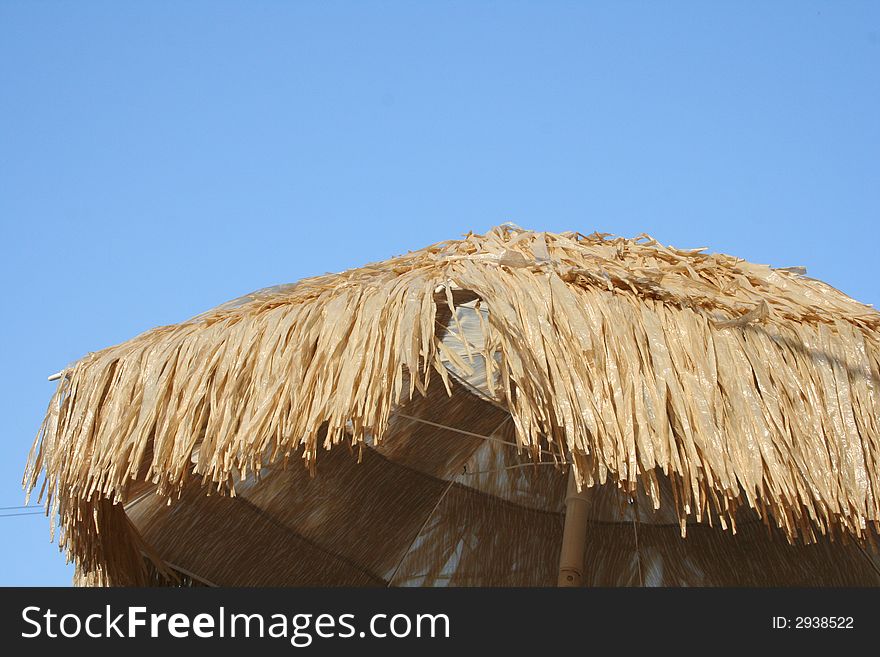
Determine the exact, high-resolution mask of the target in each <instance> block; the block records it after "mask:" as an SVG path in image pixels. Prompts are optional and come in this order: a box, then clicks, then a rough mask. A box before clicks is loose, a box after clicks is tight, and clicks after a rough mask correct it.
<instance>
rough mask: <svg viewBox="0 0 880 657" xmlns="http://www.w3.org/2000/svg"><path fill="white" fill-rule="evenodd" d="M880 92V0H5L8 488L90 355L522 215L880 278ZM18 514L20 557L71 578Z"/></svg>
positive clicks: (44, 525) (1, 185) (41, 523)
mask: <svg viewBox="0 0 880 657" xmlns="http://www.w3.org/2000/svg"><path fill="white" fill-rule="evenodd" d="M878 117H880V3H876V2H874V3H871V2H864V3H858V2H807V1H804V0H801V1H798V2H774V3H758V2H730V3H724V2H712V3H705V2H689V3H684V2H663V3H647V2H645V3H635V2H602V3H588V2H549V1H548V0H542V1H540V2H537V1H536V2H512V1H510V2H421V3H412V2H353V1H352V2H320V3H319V2H298V3H290V2H258V1H251V2H236V3H232V2H198V1H195V0H191V1H188V2H183V3H181V2H158V1H157V2H150V3H127V2H107V3H99V2H78V3H62V2H33V1H27V2H18V1H14V0H4V1H3V2H2V3H0V226H2V256H3V257H2V258H0V268H2V276H3V280H4V281H6V284H5V290H4V296H5V299H6V301H5V304H4V307H5V310H4V320H3V322H2V323H0V330H2V332H3V336H2V341H0V344H3V345H4V351H3V365H4V369H5V372H4V376H2V377H0V404H2V414H3V417H4V419H5V423H4V429H5V430H4V432H3V435H2V441H0V450H2V452H0V506H4V507H5V506H14V505H19V504H22V503H23V496H22V492H21V488H20V479H21V474H22V470H23V467H24V462H25V458H26V454H27V451H28V449H29V448H30V444H31V441H32V439H33V436H34V434H35V432H36V430H37V428H38V426H39V423H40V420H41V418H42V414H43V412H44V411H45V408H46V404H47V402H48V400H49V397H50V395H51V393H52V390H53V384H50V383H47V382H46V375H48V374H50V373H52V372H55V371H57V370H59V369H61V368H62V367H64V366H65V365H66V364H67V363H69V362H70V361H73V360H75V359H76V358H78V357H79V356H81V355H83V354H85V353H87V352H89V351H94V350H97V349H100V348H102V347H104V346H108V345H110V344H114V343H117V342H121V341H123V340H125V339H127V338H129V337H132V336H134V335H135V334H137V333H139V332H141V331H143V330H145V329H147V328H149V327H151V326H154V325H157V324H166V323H171V322H176V321H180V320H182V319H185V318H187V317H189V316H191V315H194V314H196V313H198V312H200V311H202V310H204V309H206V308H208V307H211V306H213V305H216V304H218V303H221V302H223V301H225V300H228V299H231V298H233V297H236V296H239V295H241V294H243V293H246V292H249V291H251V290H254V289H257V288H261V287H264V286H267V285H272V284H275V283H281V282H290V281H294V280H297V279H299V278H302V277H304V276H308V275H313V274H320V273H323V272H325V271H337V270H340V269H344V268H347V267H352V266H357V265H359V264H362V263H365V262H368V261H374V260H380V259H384V258H386V257H389V256H391V255H395V254H399V253H402V252H405V251H407V250H408V249H415V248H418V247H421V246H424V245H427V244H429V243H432V242H435V241H439V240H443V239H448V238H454V237H456V236H458V235H460V234H461V233H463V232H466V231H467V230H470V229H473V230H476V231H482V230H485V229H486V228H488V227H490V226H493V225H496V224H499V223H501V222H503V221H514V222H516V223H518V224H520V225H521V226H524V227H527V228H533V229H537V230H567V229H574V230H580V231H581V232H592V231H593V230H601V231H607V232H611V233H617V234H622V235H626V236H633V235H636V234H638V233H641V232H647V233H650V234H652V235H653V236H655V237H656V238H657V239H659V240H660V241H662V242H665V243H669V244H674V245H676V246H680V247H696V246H708V247H710V249H711V250H713V251H723V252H727V253H732V254H735V255H738V256H742V257H744V258H747V259H750V260H754V261H757V262H763V263H769V264H772V265H776V266H792V265H805V266H807V268H808V270H809V273H810V274H811V275H813V276H816V277H819V278H822V279H824V280H826V281H828V282H829V283H831V284H833V285H835V286H836V287H839V288H840V289H842V290H844V291H845V292H847V293H849V294H851V295H852V296H854V297H856V298H857V299H859V300H861V301H864V302H866V303H873V304H877V303H878V302H880V284H878V282H877V281H878V276H877V269H876V265H877V255H876V252H877V244H878V237H880V228H878V221H880V155H878V154H880V120H878ZM8 512H9V511H0V514H3V513H8ZM0 532H2V538H3V540H2V541H0V584H5V585H13V584H18V585H31V584H33V585H37V584H61V585H64V584H67V583H68V582H69V581H70V576H71V572H72V570H71V568H70V567H69V566H66V565H65V564H64V560H63V558H62V557H61V555H60V554H59V553H58V551H57V547H56V546H55V545H52V544H50V543H49V532H48V521H47V520H46V519H45V518H43V517H42V516H16V517H7V518H0Z"/></svg>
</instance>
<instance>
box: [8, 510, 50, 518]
mask: <svg viewBox="0 0 880 657" xmlns="http://www.w3.org/2000/svg"><path fill="white" fill-rule="evenodd" d="M41 515H44V514H43V512H42V511H24V512H22V513H3V514H0V518H12V517H13V516H41Z"/></svg>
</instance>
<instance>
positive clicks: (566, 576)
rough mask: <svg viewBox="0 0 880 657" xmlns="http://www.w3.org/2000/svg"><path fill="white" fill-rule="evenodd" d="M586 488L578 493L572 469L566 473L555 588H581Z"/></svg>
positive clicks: (585, 527)
mask: <svg viewBox="0 0 880 657" xmlns="http://www.w3.org/2000/svg"><path fill="white" fill-rule="evenodd" d="M588 509H589V506H588V503H587V488H586V486H584V489H583V490H581V491H580V492H579V491H578V489H577V482H576V480H575V476H574V468H573V467H572V468H570V469H569V471H568V489H567V491H566V494H565V529H564V530H563V533H562V550H560V553H559V580H558V581H557V586H565V587H569V586H581V585H582V584H583V581H584V573H583V570H584V550H585V548H586V545H587V511H588Z"/></svg>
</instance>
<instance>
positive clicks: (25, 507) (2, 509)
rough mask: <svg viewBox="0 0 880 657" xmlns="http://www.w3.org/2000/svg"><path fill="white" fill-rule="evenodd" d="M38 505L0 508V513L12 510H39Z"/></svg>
mask: <svg viewBox="0 0 880 657" xmlns="http://www.w3.org/2000/svg"><path fill="white" fill-rule="evenodd" d="M41 508H42V506H40V505H39V504H21V505H19V506H0V511H12V510H13V509H41Z"/></svg>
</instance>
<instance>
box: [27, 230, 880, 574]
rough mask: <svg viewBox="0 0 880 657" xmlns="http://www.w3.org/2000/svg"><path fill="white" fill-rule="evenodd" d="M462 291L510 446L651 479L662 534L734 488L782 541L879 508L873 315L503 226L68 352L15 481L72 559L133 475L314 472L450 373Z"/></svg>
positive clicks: (699, 258) (780, 273)
mask: <svg viewBox="0 0 880 657" xmlns="http://www.w3.org/2000/svg"><path fill="white" fill-rule="evenodd" d="M465 293H469V295H470V298H473V296H474V295H475V296H476V297H477V298H478V300H479V301H478V303H479V304H480V305H481V306H485V307H486V308H488V309H489V313H488V321H487V322H486V323H485V324H484V325H483V333H484V335H483V342H484V346H483V348H482V353H481V355H482V356H483V357H484V359H485V363H486V368H487V382H486V384H487V387H488V389H489V390H490V394H492V395H493V396H495V398H496V399H497V403H499V404H500V405H502V406H503V407H505V408H507V409H508V410H509V412H510V414H511V416H512V419H513V422H514V425H515V427H516V439H517V441H518V443H519V444H521V445H522V446H523V447H524V448H525V449H527V450H528V451H529V452H531V453H532V454H533V455H535V456H537V455H538V454H539V452H538V450H539V449H544V450H549V451H550V452H552V453H554V454H556V455H557V458H558V459H559V460H564V461H570V460H573V462H574V464H575V467H576V469H577V476H578V481H579V482H580V483H582V484H586V485H593V484H594V483H597V482H598V483H602V482H605V481H607V480H612V481H615V482H618V483H619V484H620V485H621V486H622V487H623V488H625V489H627V490H634V489H635V487H636V486H637V485H639V482H641V485H642V486H644V487H645V489H646V490H647V492H648V493H649V495H650V496H651V497H652V498H653V503H654V505H655V507H656V506H659V504H660V503H661V501H660V499H659V487H658V486H657V485H656V481H657V476H658V471H660V472H663V473H666V474H668V475H670V478H671V480H672V481H674V482H678V483H677V484H676V485H675V487H674V497H675V499H674V500H666V499H664V500H663V504H664V505H665V504H670V503H671V504H674V505H675V507H676V509H677V510H678V512H679V515H680V517H681V518H682V528H684V519H685V518H687V517H688V516H694V517H696V518H697V519H702V518H709V519H711V517H712V515H715V516H717V517H718V518H720V520H721V522H722V524H727V523H728V522H730V519H731V518H732V515H733V513H734V511H735V508H736V507H737V506H738V505H740V504H743V503H746V504H748V505H749V506H752V507H754V508H756V509H757V510H758V511H759V512H760V513H762V514H764V516H765V517H772V519H773V522H774V523H775V524H777V525H778V526H779V527H781V528H782V529H783V530H784V531H785V533H786V534H787V535H788V536H789V538H790V539H791V538H794V537H795V536H797V535H802V536H803V537H804V538H806V539H807V540H811V539H813V538H815V537H816V536H817V535H818V534H828V533H832V534H833V533H837V532H839V531H842V532H844V533H846V534H849V535H851V536H855V537H863V536H864V534H865V528H866V526H867V525H868V523H875V526H876V523H877V522H878V520H880V470H878V461H880V431H878V429H880V334H878V328H880V314H878V313H877V312H876V311H875V310H873V309H872V308H870V307H867V306H864V305H861V304H859V303H857V302H855V301H853V300H852V299H850V298H848V297H846V296H845V295H843V294H842V293H840V292H838V291H836V290H834V289H833V288H831V287H829V286H827V285H825V284H823V283H821V282H819V281H815V280H812V279H809V278H806V277H804V276H801V275H799V274H797V273H793V272H790V271H786V270H773V269H771V268H769V267H766V266H762V265H754V264H749V263H746V262H744V261H742V260H739V259H736V258H733V257H730V256H725V255H716V254H706V253H703V252H701V251H700V250H692V251H682V250H677V249H673V248H669V247H664V246H661V245H659V244H658V243H656V242H655V241H653V240H651V239H650V238H646V237H641V238H638V239H636V240H627V239H622V238H614V239H608V238H607V236H604V235H598V234H597V235H592V236H588V237H585V236H583V235H580V234H577V233H565V234H560V235H555V234H548V233H534V232H530V231H523V230H521V229H515V228H510V227H499V228H496V229H493V230H492V231H490V232H489V233H487V234H486V235H468V236H467V237H466V238H465V239H463V240H460V241H450V242H445V243H441V244H437V245H434V246H432V247H429V248H426V249H423V250H421V251H416V252H413V253H409V254H407V255H405V256H400V257H397V258H393V259H391V260H389V261H386V262H383V263H379V264H373V265H368V266H366V267H363V268H361V269H356V270H351V271H348V272H344V273H341V274H335V275H326V276H321V277H317V278H312V279H307V280H304V281H302V282H300V283H298V284H296V285H292V286H282V287H280V288H278V289H274V290H272V289H270V290H266V291H263V292H260V293H256V294H254V295H250V296H249V297H247V298H244V299H243V300H241V301H240V302H238V303H232V304H228V305H227V306H224V307H221V308H219V309H216V310H214V311H211V312H208V313H205V314H204V315H201V316H199V317H197V318H195V319H193V320H190V321H188V322H184V323H182V324H179V325H175V326H166V327H161V328H157V329H154V330H151V331H148V332H146V333H144V334H142V335H140V336H138V337H136V338H134V339H132V340H130V341H128V342H126V343H123V344H121V345H117V346H115V347H110V348H108V349H104V350H103V351H100V352H97V353H93V354H89V355H88V356H86V357H85V358H83V359H82V360H80V361H79V362H77V363H76V364H74V365H73V366H71V367H70V368H69V369H68V370H67V371H66V372H65V375H64V376H63V377H62V379H61V381H60V382H59V384H58V389H57V391H56V393H55V396H54V397H53V399H52V401H51V403H50V405H49V411H48V413H47V415H46V418H45V421H44V423H43V426H42V428H41V430H40V432H39V435H38V437H37V440H36V442H35V445H34V450H33V453H32V456H31V459H30V461H29V465H28V470H27V472H26V474H25V485H26V487H27V488H28V489H29V490H30V489H33V488H34V487H35V486H36V485H37V483H38V478H39V476H40V473H45V482H44V491H45V492H46V494H47V496H48V499H49V501H50V502H51V503H52V504H54V505H55V506H54V507H53V508H54V510H55V511H57V512H58V513H59V514H60V517H61V523H62V527H63V529H64V534H63V541H64V545H66V546H67V547H68V549H69V550H70V551H71V554H72V555H73V556H74V558H76V559H78V560H81V559H86V558H88V557H87V553H88V552H89V550H93V549H94V550H97V549H98V548H92V547H89V548H88V549H86V548H85V547H78V543H80V542H82V543H83V544H84V545H86V544H87V545H89V546H93V545H95V544H96V541H97V539H96V538H95V537H94V536H92V534H90V533H89V532H90V531H91V530H90V529H88V528H89V527H92V528H94V527H95V526H96V525H95V524H94V523H91V524H90V523H89V522H87V520H86V518H87V517H89V515H90V514H94V513H96V509H103V510H104V511H101V513H102V514H105V515H106V509H107V504H110V503H119V502H124V501H126V500H129V499H130V498H131V496H132V495H133V488H132V486H133V485H134V484H135V482H152V483H154V484H157V485H158V490H159V492H160V494H162V495H168V496H171V495H176V494H179V493H180V491H182V490H183V488H184V487H185V485H186V483H187V481H188V479H189V478H191V477H192V475H193V474H197V475H200V476H201V477H203V478H204V479H205V480H208V481H211V482H214V485H215V486H216V487H217V488H218V489H220V490H224V491H230V492H232V493H233V494H234V485H235V482H236V481H237V480H239V479H241V478H243V477H245V476H246V475H247V474H248V473H252V472H255V471H259V470H260V468H261V467H263V466H264V465H266V464H269V463H275V462H285V463H286V462H287V460H288V459H289V458H290V457H291V456H292V455H294V453H297V452H298V453H299V456H301V458H303V459H304V460H305V462H306V463H307V464H308V465H309V466H310V467H315V465H316V463H319V462H320V458H319V451H320V450H321V449H325V448H330V447H331V446H332V445H335V444H338V443H340V442H342V441H346V442H351V443H352V444H358V443H360V442H362V441H364V440H365V439H368V438H370V439H372V440H374V441H375V442H376V443H379V444H380V443H381V440H382V437H383V434H384V432H385V430H386V428H387V426H388V422H389V417H390V415H391V414H392V413H393V411H394V409H395V408H396V407H397V405H398V404H400V403H401V402H403V401H405V400H407V399H409V398H410V397H411V396H412V395H414V394H416V393H420V394H424V392H425V391H426V389H427V386H428V384H429V382H430V380H431V378H432V377H434V376H439V377H441V379H442V380H443V381H444V382H448V378H449V376H450V374H449V372H448V370H447V368H446V366H445V364H446V363H449V362H452V363H455V365H456V367H458V368H463V369H465V370H466V369H467V367H468V363H467V359H466V358H465V359H464V360H462V358H461V357H459V356H457V355H456V354H454V353H450V350H449V349H448V348H446V347H445V346H444V345H443V344H442V341H441V340H440V339H439V336H438V330H437V317H438V309H441V310H443V311H444V312H452V311H451V310H450V309H451V308H452V307H454V306H455V305H457V303H458V301H457V299H456V295H462V294H465ZM452 316H453V321H454V317H455V315H454V313H453V315H452ZM447 386H448V383H447ZM299 450H301V452H300V451H299ZM544 458H545V459H546V456H544ZM110 508H113V505H112V504H110ZM116 508H119V507H118V506H117V507H116ZM108 517H109V516H108ZM107 522H111V521H107ZM98 542H100V541H98ZM92 556H94V554H93V555H92ZM95 558H98V557H95Z"/></svg>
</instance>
